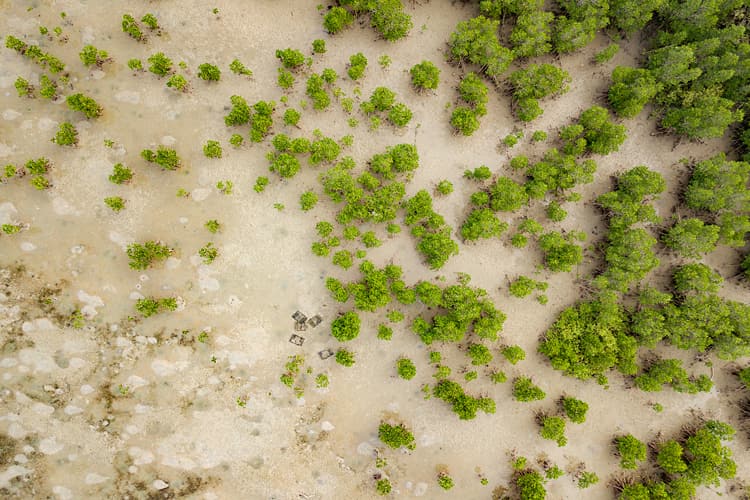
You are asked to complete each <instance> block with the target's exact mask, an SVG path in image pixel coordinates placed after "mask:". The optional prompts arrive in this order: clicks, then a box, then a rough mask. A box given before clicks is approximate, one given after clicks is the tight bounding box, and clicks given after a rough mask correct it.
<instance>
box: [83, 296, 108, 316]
mask: <svg viewBox="0 0 750 500" xmlns="http://www.w3.org/2000/svg"><path fill="white" fill-rule="evenodd" d="M78 300H80V301H81V302H83V303H84V304H86V305H85V306H83V307H82V308H81V312H82V313H83V314H84V315H85V316H86V317H87V318H89V319H91V318H93V317H94V316H96V314H97V312H96V308H97V307H104V301H103V300H102V298H101V297H99V296H97V295H89V294H88V293H86V292H84V291H83V290H78Z"/></svg>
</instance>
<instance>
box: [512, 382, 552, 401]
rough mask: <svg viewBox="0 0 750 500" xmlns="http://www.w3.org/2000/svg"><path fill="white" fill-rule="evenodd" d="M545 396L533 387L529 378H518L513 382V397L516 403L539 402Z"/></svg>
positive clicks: (537, 388) (540, 390) (541, 391)
mask: <svg viewBox="0 0 750 500" xmlns="http://www.w3.org/2000/svg"><path fill="white" fill-rule="evenodd" d="M546 396H547V394H545V392H544V391H543V390H542V389H540V388H539V387H537V386H536V385H534V383H533V382H532V381H531V379H530V378H529V377H518V378H516V379H515V380H514V381H513V397H514V398H515V400H516V401H523V402H529V401H541V400H542V399H544V398H545V397H546Z"/></svg>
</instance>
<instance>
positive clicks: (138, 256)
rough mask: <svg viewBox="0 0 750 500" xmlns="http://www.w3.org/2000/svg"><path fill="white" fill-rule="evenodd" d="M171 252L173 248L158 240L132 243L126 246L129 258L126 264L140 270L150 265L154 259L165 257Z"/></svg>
mask: <svg viewBox="0 0 750 500" xmlns="http://www.w3.org/2000/svg"><path fill="white" fill-rule="evenodd" d="M173 252H174V250H173V249H171V248H169V247H168V246H167V245H164V244H163V243H159V242H158V241H146V242H144V243H132V244H130V245H128V248H127V255H128V258H129V259H130V262H129V263H128V265H129V266H130V268H131V269H136V270H139V271H142V270H145V269H148V268H149V267H151V265H152V264H153V263H154V262H155V261H159V260H164V259H166V258H167V257H169V256H170V255H172V253H173Z"/></svg>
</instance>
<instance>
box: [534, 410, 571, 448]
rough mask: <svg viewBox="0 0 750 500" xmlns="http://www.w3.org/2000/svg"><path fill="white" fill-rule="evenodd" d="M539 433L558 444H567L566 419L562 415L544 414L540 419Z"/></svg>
mask: <svg viewBox="0 0 750 500" xmlns="http://www.w3.org/2000/svg"><path fill="white" fill-rule="evenodd" d="M539 425H540V427H541V429H539V435H540V436H542V437H543V438H544V439H550V440H552V441H555V442H556V443H557V446H565V445H566V444H567V443H568V438H566V437H565V420H564V419H563V418H562V417H549V416H546V415H545V416H543V417H541V418H540V419H539Z"/></svg>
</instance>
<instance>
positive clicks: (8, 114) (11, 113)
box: [3, 109, 21, 121]
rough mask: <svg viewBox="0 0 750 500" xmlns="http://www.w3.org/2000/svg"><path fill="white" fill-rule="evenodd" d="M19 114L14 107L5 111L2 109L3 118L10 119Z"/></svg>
mask: <svg viewBox="0 0 750 500" xmlns="http://www.w3.org/2000/svg"><path fill="white" fill-rule="evenodd" d="M19 116H21V113H19V112H18V111H16V110H15V109H6V110H5V111H3V120H8V121H11V120H15V119H16V118H18V117H19Z"/></svg>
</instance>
